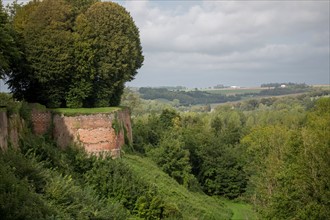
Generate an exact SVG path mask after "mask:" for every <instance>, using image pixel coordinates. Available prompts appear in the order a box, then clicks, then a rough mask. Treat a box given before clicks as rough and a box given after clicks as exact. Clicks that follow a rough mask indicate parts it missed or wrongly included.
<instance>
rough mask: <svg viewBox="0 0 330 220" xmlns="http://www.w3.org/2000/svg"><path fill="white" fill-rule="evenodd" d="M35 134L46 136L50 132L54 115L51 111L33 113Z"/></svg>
mask: <svg viewBox="0 0 330 220" xmlns="http://www.w3.org/2000/svg"><path fill="white" fill-rule="evenodd" d="M31 120H32V124H33V132H34V133H35V134H37V135H43V134H46V133H47V131H49V130H50V126H51V120H52V115H51V113H50V112H49V111H37V110H33V111H32V113H31Z"/></svg>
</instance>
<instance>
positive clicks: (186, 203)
mask: <svg viewBox="0 0 330 220" xmlns="http://www.w3.org/2000/svg"><path fill="white" fill-rule="evenodd" d="M123 160H124V162H125V163H127V164H128V165H129V167H130V168H131V169H132V170H133V171H134V172H136V173H137V174H138V175H139V176H140V177H141V178H143V179H144V180H145V181H147V182H149V183H151V184H154V185H155V186H156V187H157V188H158V190H159V192H160V193H161V194H162V195H163V196H164V199H165V200H166V201H168V202H170V203H172V204H176V205H177V206H178V208H179V209H180V210H181V212H182V215H183V218H184V219H231V218H232V216H233V212H232V211H231V210H230V209H229V208H228V207H227V205H226V204H225V203H224V202H222V201H221V200H220V199H217V198H216V197H210V196H207V195H205V194H203V193H195V192H190V191H188V190H187V189H186V188H184V187H183V186H181V185H179V184H178V183H177V182H176V181H175V180H173V179H172V178H171V177H169V176H168V175H167V174H165V173H164V172H163V171H161V170H160V169H159V168H158V167H157V165H155V164H154V163H153V162H152V161H151V160H149V159H148V158H142V157H139V156H136V155H125V156H124V158H123Z"/></svg>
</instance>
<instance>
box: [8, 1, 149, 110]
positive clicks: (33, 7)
mask: <svg viewBox="0 0 330 220" xmlns="http://www.w3.org/2000/svg"><path fill="white" fill-rule="evenodd" d="M14 25H15V29H16V30H17V32H18V33H19V34H20V37H21V41H22V42H23V43H24V47H25V48H24V51H25V53H24V54H25V59H26V63H27V66H28V68H26V71H24V72H23V73H19V74H12V75H11V76H10V80H9V85H10V88H11V89H12V91H13V93H14V95H15V96H16V97H17V98H24V99H26V100H27V101H30V102H40V103H42V104H45V105H47V106H48V107H59V106H62V107H83V106H84V107H94V106H110V105H118V104H119V102H120V96H121V94H122V92H123V88H124V84H125V82H127V81H130V80H132V79H133V78H134V76H135V75H136V73H137V69H139V68H140V67H141V66H142V62H143V56H142V48H141V45H140V40H139V32H138V29H137V27H136V26H135V24H134V21H133V19H132V18H131V16H130V15H129V13H128V12H127V11H126V10H125V9H124V8H123V7H121V6H119V5H118V4H116V3H111V2H104V3H102V2H99V1H97V0H84V1H77V0H44V1H37V0H34V1H32V2H30V3H29V4H27V5H25V6H23V7H21V8H19V9H18V10H17V13H16V15H15V18H14Z"/></svg>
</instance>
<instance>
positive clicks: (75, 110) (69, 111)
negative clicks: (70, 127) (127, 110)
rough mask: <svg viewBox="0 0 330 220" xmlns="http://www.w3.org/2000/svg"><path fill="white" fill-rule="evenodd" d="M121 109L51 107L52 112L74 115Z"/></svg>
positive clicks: (110, 111) (118, 108)
mask: <svg viewBox="0 0 330 220" xmlns="http://www.w3.org/2000/svg"><path fill="white" fill-rule="evenodd" d="M120 109H123V107H104V108H56V109H51V111H52V112H54V113H60V114H64V115H66V116H74V115H79V114H84V115H90V114H99V113H112V112H115V111H118V110H120Z"/></svg>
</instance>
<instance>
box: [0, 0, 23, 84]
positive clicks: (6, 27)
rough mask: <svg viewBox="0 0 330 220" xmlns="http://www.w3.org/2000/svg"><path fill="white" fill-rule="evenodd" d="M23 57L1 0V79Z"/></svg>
mask: <svg viewBox="0 0 330 220" xmlns="http://www.w3.org/2000/svg"><path fill="white" fill-rule="evenodd" d="M20 59H21V52H20V50H19V47H18V45H17V41H16V33H15V31H14V29H13V27H12V25H11V23H10V21H9V17H8V14H7V13H6V11H5V9H4V8H3V5H2V1H1V0H0V79H3V78H4V77H5V76H6V75H8V74H9V73H10V72H12V68H14V66H15V64H16V63H18V62H19V60H20Z"/></svg>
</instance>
